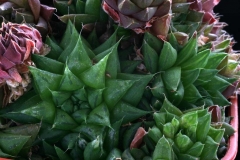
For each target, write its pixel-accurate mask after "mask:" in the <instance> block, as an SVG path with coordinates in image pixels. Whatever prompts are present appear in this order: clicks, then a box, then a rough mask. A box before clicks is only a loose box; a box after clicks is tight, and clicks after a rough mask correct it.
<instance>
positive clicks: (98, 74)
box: [79, 55, 109, 89]
mask: <svg viewBox="0 0 240 160" xmlns="http://www.w3.org/2000/svg"><path fill="white" fill-rule="evenodd" d="M108 57H109V55H107V56H105V57H104V58H103V59H102V60H101V61H99V62H98V63H97V64H95V65H93V66H92V67H91V68H89V69H88V70H86V71H84V72H83V73H81V74H80V75H79V77H80V78H81V80H82V81H83V82H84V83H85V84H86V85H88V86H89V87H92V88H96V89H102V88H105V70H106V66H107V60H108Z"/></svg>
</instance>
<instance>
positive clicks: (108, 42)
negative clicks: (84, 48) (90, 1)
mask: <svg viewBox="0 0 240 160" xmlns="http://www.w3.org/2000/svg"><path fill="white" fill-rule="evenodd" d="M91 9H92V8H91ZM94 12H95V11H94ZM116 42H117V30H116V31H115V32H114V33H113V34H112V35H111V37H109V38H108V39H107V40H106V41H105V42H104V43H103V44H101V45H100V46H98V47H97V48H95V49H94V50H93V51H94V53H96V55H97V54H99V53H101V52H103V51H105V50H107V49H109V48H111V47H112V46H113V45H114V44H116Z"/></svg>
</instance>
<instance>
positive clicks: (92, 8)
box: [84, 0, 101, 19]
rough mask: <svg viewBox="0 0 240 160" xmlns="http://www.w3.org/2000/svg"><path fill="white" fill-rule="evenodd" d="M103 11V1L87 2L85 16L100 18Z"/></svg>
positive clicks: (91, 0) (88, 0)
mask: <svg viewBox="0 0 240 160" xmlns="http://www.w3.org/2000/svg"><path fill="white" fill-rule="evenodd" d="M100 9H101V1H100V0H87V1H86V3H85V10H84V11H85V14H89V15H94V16H96V17H98V19H99V14H100Z"/></svg>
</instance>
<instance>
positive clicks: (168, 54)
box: [158, 42, 177, 71]
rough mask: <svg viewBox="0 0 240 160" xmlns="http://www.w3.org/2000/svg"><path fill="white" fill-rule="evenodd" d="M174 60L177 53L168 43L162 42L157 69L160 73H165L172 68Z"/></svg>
mask: <svg viewBox="0 0 240 160" xmlns="http://www.w3.org/2000/svg"><path fill="white" fill-rule="evenodd" d="M176 60H177V51H176V50H175V49H174V48H173V47H172V46H171V44H170V43H168V42H164V45H163V49H162V51H161V53H160V56H159V60H158V69H159V70H160V71H165V70H167V69H169V68H170V67H172V66H173V65H174V63H175V62H176Z"/></svg>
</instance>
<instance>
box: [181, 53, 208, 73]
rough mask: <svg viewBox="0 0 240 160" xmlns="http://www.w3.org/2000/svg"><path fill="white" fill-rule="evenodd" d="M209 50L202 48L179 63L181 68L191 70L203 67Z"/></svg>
mask: <svg viewBox="0 0 240 160" xmlns="http://www.w3.org/2000/svg"><path fill="white" fill-rule="evenodd" d="M209 54H210V50H209V49H208V50H204V51H202V52H200V53H198V54H197V55H195V56H193V57H192V58H190V59H189V60H188V61H186V62H184V63H182V64H181V68H182V69H183V70H191V69H196V68H204V67H205V65H206V64H207V62H208V57H209Z"/></svg>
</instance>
